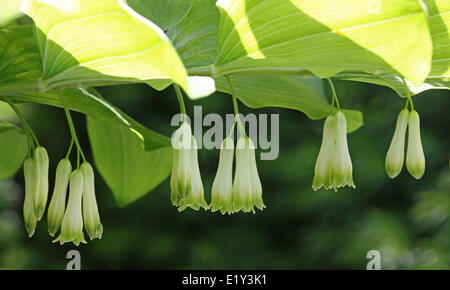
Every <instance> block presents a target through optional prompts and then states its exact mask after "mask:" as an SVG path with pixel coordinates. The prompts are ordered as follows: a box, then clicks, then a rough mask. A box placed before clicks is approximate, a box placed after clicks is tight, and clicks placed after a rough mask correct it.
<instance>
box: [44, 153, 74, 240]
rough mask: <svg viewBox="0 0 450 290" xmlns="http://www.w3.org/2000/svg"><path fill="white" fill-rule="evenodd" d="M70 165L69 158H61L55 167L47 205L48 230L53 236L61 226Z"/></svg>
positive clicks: (70, 171)
mask: <svg viewBox="0 0 450 290" xmlns="http://www.w3.org/2000/svg"><path fill="white" fill-rule="evenodd" d="M71 173H72V165H71V164H70V161H69V159H63V160H61V161H60V162H59V163H58V166H57V168H56V177H55V188H54V189H53V195H52V199H51V200H50V205H49V207H48V213H47V220H48V232H49V234H50V235H51V236H52V237H53V236H54V235H55V234H56V232H57V231H58V229H59V227H60V226H61V222H62V220H63V217H64V212H65V209H66V196H67V186H68V185H69V180H70V174H71Z"/></svg>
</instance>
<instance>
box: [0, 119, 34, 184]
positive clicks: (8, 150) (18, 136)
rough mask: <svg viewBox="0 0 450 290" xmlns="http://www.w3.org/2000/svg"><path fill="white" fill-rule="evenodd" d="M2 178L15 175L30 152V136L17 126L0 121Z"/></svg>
mask: <svg viewBox="0 0 450 290" xmlns="http://www.w3.org/2000/svg"><path fill="white" fill-rule="evenodd" d="M0 152H1V153H2V157H1V158H0V180H3V179H7V178H10V177H11V176H13V175H14V174H15V173H16V172H17V171H18V170H19V169H20V168H21V167H22V164H23V161H24V160H25V158H26V157H27V154H28V137H27V135H25V134H24V133H23V132H22V130H20V129H19V128H17V127H16V126H14V125H12V124H10V123H7V122H4V121H0Z"/></svg>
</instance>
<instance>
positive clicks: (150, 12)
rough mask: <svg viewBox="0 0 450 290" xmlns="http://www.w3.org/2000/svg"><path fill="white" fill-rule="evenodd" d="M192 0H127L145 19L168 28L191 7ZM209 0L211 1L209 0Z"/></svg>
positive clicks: (178, 20) (179, 19) (165, 28)
mask: <svg viewBox="0 0 450 290" xmlns="http://www.w3.org/2000/svg"><path fill="white" fill-rule="evenodd" d="M193 1H194V0H151V1H148V0H128V1H127V3H128V5H130V7H131V8H133V9H134V10H136V11H137V12H139V13H140V14H142V16H144V17H145V18H147V19H150V20H151V21H152V22H153V23H155V24H156V25H158V26H159V27H161V29H163V30H168V29H170V28H171V27H173V26H174V25H175V24H177V23H178V22H180V21H181V19H183V18H184V17H186V14H188V12H189V10H190V9H191V7H192V2H193ZM209 2H213V1H210V0H209Z"/></svg>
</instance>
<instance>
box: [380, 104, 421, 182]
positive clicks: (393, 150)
mask: <svg viewBox="0 0 450 290" xmlns="http://www.w3.org/2000/svg"><path fill="white" fill-rule="evenodd" d="M407 128H408V149H407V150H408V151H407V152H406V168H407V169H408V171H409V173H410V174H411V175H412V176H413V177H414V178H416V179H420V178H422V176H423V174H424V173H425V155H424V153H423V148H422V141H421V138H420V118H419V114H418V113H417V112H416V111H415V110H414V109H412V110H411V112H410V111H409V110H408V109H407V108H405V109H403V110H402V111H400V113H399V115H398V118H397V125H396V127H395V131H394V136H393V138H392V142H391V145H390V147H389V150H388V152H387V154H386V162H385V168H386V173H387V175H388V176H389V177H390V178H395V177H396V176H397V175H399V174H400V172H401V171H402V168H403V161H404V159H405V157H404V155H405V138H406V129H407Z"/></svg>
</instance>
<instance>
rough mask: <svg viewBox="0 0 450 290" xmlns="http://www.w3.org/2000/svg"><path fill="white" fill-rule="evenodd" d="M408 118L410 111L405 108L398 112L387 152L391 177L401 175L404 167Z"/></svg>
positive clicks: (387, 169)
mask: <svg viewBox="0 0 450 290" xmlns="http://www.w3.org/2000/svg"><path fill="white" fill-rule="evenodd" d="M408 119H409V111H408V109H406V108H405V109H403V110H402V111H401V112H400V113H399V114H398V118H397V125H396V126H395V132H394V137H392V141H391V145H390V146H389V150H388V152H387V154H386V161H385V169H386V173H387V175H388V176H389V177H390V178H395V177H396V176H397V175H399V174H400V172H401V171H402V168H403V161H404V159H405V137H406V128H407V127H408Z"/></svg>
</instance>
